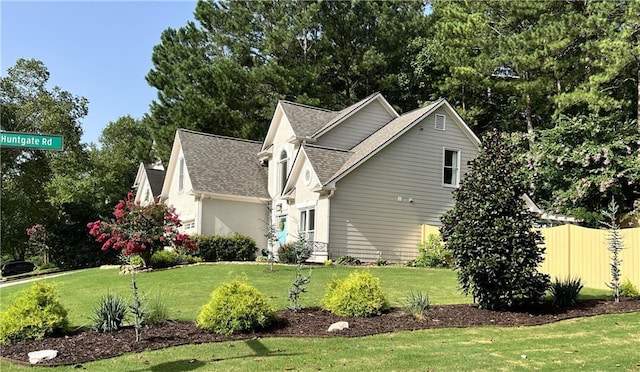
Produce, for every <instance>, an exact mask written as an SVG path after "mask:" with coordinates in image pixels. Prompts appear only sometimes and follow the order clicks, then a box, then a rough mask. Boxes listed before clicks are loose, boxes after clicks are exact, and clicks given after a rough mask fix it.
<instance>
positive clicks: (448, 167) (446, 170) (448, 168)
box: [442, 149, 460, 187]
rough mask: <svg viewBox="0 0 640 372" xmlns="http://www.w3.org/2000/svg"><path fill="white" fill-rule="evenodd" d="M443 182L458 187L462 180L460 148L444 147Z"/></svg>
mask: <svg viewBox="0 0 640 372" xmlns="http://www.w3.org/2000/svg"><path fill="white" fill-rule="evenodd" d="M442 168H443V169H442V184H443V185H445V186H453V187H457V186H458V183H459V182H460V150H451V149H444V159H443V167H442Z"/></svg>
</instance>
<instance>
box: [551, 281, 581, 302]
mask: <svg viewBox="0 0 640 372" xmlns="http://www.w3.org/2000/svg"><path fill="white" fill-rule="evenodd" d="M582 287H583V285H582V280H581V279H580V278H566V279H564V280H560V279H558V278H555V280H554V281H553V282H552V283H551V287H550V288H549V292H550V293H551V303H552V304H553V305H554V306H559V307H565V306H573V305H575V304H576V303H578V296H579V295H580V291H581V290H582Z"/></svg>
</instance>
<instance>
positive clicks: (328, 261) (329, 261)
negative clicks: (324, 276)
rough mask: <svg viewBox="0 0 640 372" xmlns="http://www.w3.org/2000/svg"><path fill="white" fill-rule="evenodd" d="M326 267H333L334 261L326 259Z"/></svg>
mask: <svg viewBox="0 0 640 372" xmlns="http://www.w3.org/2000/svg"><path fill="white" fill-rule="evenodd" d="M324 265H325V266H331V265H333V260H332V259H326V260H324Z"/></svg>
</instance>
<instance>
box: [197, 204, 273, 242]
mask: <svg viewBox="0 0 640 372" xmlns="http://www.w3.org/2000/svg"><path fill="white" fill-rule="evenodd" d="M265 221H268V213H267V208H266V207H265V206H264V204H262V203H250V202H242V201H235V200H220V199H206V198H205V199H204V200H203V201H202V234H204V235H233V234H234V233H240V234H243V235H247V236H250V237H252V238H253V239H254V240H255V241H256V244H257V246H258V249H262V248H266V247H267V241H266V238H265V236H264V234H265V229H266V226H265V225H266V222H265Z"/></svg>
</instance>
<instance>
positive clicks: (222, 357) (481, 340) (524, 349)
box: [0, 264, 640, 372]
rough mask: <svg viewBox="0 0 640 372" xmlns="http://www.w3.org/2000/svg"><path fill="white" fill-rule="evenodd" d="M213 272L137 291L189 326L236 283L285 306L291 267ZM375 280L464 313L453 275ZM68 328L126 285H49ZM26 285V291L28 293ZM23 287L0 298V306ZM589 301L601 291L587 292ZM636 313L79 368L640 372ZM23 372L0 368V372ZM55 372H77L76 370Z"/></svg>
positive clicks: (131, 358)
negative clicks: (213, 297) (157, 297)
mask: <svg viewBox="0 0 640 372" xmlns="http://www.w3.org/2000/svg"><path fill="white" fill-rule="evenodd" d="M275 268H276V270H277V271H276V272H275V273H271V272H268V271H267V269H268V266H265V265H255V264H249V265H240V264H216V265H203V266H196V267H188V268H181V269H174V270H165V271H157V272H152V273H143V274H139V276H138V278H139V281H138V282H139V288H140V289H141V290H142V291H144V292H147V293H151V294H153V293H162V294H163V295H164V296H165V297H166V302H167V304H168V305H169V307H170V308H171V311H172V315H173V316H174V317H176V318H180V319H193V318H194V317H195V316H196V314H197V312H198V310H199V307H200V306H202V305H203V304H204V303H205V302H206V301H207V300H208V297H209V294H210V292H211V291H212V289H213V288H214V287H215V285H216V284H217V283H219V282H221V281H225V280H227V279H229V278H233V277H235V276H238V275H243V276H245V277H246V278H247V280H248V281H249V282H250V283H251V284H253V285H255V286H256V287H257V288H258V289H260V290H261V291H262V292H263V293H265V294H266V295H268V296H269V297H270V298H271V299H272V301H273V304H274V306H275V307H276V308H284V307H285V306H287V304H288V300H287V288H288V286H289V285H290V283H291V281H292V280H293V277H294V271H295V268H294V267H292V266H280V265H278V266H276V267H275ZM367 269H368V270H371V272H372V273H373V274H374V275H375V276H377V277H379V278H381V282H382V285H383V288H384V290H385V292H386V293H387V294H388V296H389V298H390V300H391V302H392V304H394V305H401V304H402V301H403V298H404V296H406V294H407V293H409V291H411V290H423V291H427V292H428V293H429V295H430V297H431V299H432V301H433V302H434V303H436V304H447V303H466V302H469V299H468V298H466V297H463V296H461V295H460V294H459V293H458V291H457V289H456V288H457V283H456V279H455V273H453V272H451V271H450V270H440V269H409V268H400V267H380V268H378V267H372V268H367ZM351 270H353V268H349V267H339V266H333V267H314V268H313V274H312V280H311V285H310V286H309V293H307V294H306V296H305V297H303V305H304V306H316V305H318V304H319V300H320V298H321V296H322V294H323V293H324V289H325V286H326V283H327V282H328V281H329V280H330V279H331V278H332V277H333V276H334V275H335V276H339V277H344V276H346V275H348V273H349V272H350V271H351ZM50 281H51V282H54V283H57V284H58V288H59V290H60V298H61V301H62V302H63V304H64V305H65V306H66V307H67V309H69V312H70V314H69V316H70V318H71V321H72V323H73V324H75V325H82V324H84V322H85V320H86V319H87V317H88V314H89V313H90V309H91V306H92V304H93V303H94V302H95V301H96V300H97V299H98V298H99V297H100V296H101V295H102V294H104V293H106V292H107V291H112V292H116V293H120V294H122V295H123V296H126V297H127V298H129V297H130V289H129V287H128V286H129V281H130V276H121V275H119V274H118V272H117V270H99V269H91V270H86V271H84V272H81V273H76V274H71V275H66V276H60V277H57V278H53V279H50ZM27 285H29V284H27ZM25 286H26V285H19V286H12V287H6V288H3V289H1V292H0V295H1V301H0V304H1V305H2V306H6V304H7V303H8V302H9V301H10V298H11V297H12V295H13V294H15V293H16V292H17V291H19V290H21V289H23V288H25ZM585 294H586V296H587V297H593V296H601V295H603V294H605V292H604V291H596V290H587V291H586V293H585ZM638 345H640V313H634V314H625V315H605V316H598V317H592V318H585V319H575V320H568V321H563V322H558V323H554V324H549V325H544V326H536V327H514V328H500V327H483V328H466V329H437V330H423V331H414V332H406V331H403V332H396V333H392V334H383V335H376V336H370V337H362V338H341V337H334V338H265V339H258V340H246V341H234V342H222V343H210V344H204V345H188V346H181V347H175V348H170V349H165V350H156V351H148V352H143V353H137V354H128V355H124V356H121V357H118V358H113V359H108V360H102V361H97V362H93V363H86V364H84V365H83V367H84V368H85V369H86V370H89V371H110V372H112V371H189V370H198V371H212V370H219V371H265V370H266V371H275V370H278V371H282V370H296V371H318V370H323V371H334V370H340V371H427V370H432V371H451V370H461V371H471V370H479V371H481V370H486V371H494V370H505V371H507V370H534V369H540V370H553V371H556V370H566V371H573V370H577V369H582V370H589V371H597V370H600V371H611V370H620V371H640V354H639V353H638V352H637V350H638ZM27 368H28V367H23V366H18V365H14V364H11V363H7V362H4V361H0V370H1V371H3V372H4V371H22V370H27ZM53 370H55V371H72V370H77V369H76V368H74V366H70V367H58V368H53Z"/></svg>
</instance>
